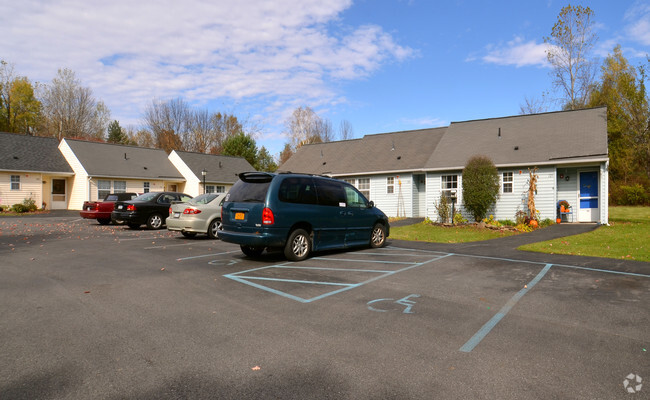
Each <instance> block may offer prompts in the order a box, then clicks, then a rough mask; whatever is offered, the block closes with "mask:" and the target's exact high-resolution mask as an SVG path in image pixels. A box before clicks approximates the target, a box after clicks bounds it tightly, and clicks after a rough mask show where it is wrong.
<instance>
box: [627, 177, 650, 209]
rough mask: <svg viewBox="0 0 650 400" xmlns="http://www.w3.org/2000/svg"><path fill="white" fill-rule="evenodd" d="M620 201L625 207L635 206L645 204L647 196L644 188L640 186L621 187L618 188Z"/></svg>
mask: <svg viewBox="0 0 650 400" xmlns="http://www.w3.org/2000/svg"><path fill="white" fill-rule="evenodd" d="M620 190H621V193H620V196H621V197H620V201H621V202H622V204H623V205H626V206H637V205H642V204H646V203H647V202H648V195H647V193H646V192H645V188H644V187H643V186H641V185H640V184H638V183H637V184H636V185H634V186H624V185H623V186H621V187H620Z"/></svg>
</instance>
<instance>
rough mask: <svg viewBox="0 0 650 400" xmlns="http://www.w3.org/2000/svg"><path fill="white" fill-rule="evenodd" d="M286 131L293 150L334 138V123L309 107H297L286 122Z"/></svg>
mask: <svg viewBox="0 0 650 400" xmlns="http://www.w3.org/2000/svg"><path fill="white" fill-rule="evenodd" d="M285 132H286V134H287V136H289V143H290V145H291V147H292V149H293V150H295V149H298V148H299V147H301V146H303V145H305V144H309V143H320V142H330V141H332V140H334V131H333V129H332V123H331V122H330V121H329V120H327V119H323V118H321V117H319V116H318V114H316V113H315V112H314V110H312V109H311V108H309V107H298V108H296V109H295V110H294V111H293V113H292V114H291V117H290V118H289V119H287V121H286V122H285Z"/></svg>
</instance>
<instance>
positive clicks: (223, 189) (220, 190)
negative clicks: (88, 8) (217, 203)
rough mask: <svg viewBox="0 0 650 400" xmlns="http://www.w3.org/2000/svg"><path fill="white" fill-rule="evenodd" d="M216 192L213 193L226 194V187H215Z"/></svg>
mask: <svg viewBox="0 0 650 400" xmlns="http://www.w3.org/2000/svg"><path fill="white" fill-rule="evenodd" d="M216 188H217V190H216V192H215V193H226V187H225V186H222V185H217V187H216Z"/></svg>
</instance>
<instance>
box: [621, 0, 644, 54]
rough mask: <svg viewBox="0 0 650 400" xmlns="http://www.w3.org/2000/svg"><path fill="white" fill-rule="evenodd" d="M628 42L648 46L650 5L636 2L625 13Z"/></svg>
mask: <svg viewBox="0 0 650 400" xmlns="http://www.w3.org/2000/svg"><path fill="white" fill-rule="evenodd" d="M625 20H626V21H628V25H627V27H626V29H625V30H626V33H627V35H628V37H629V38H630V40H632V41H635V42H639V43H641V44H643V45H646V46H650V5H648V4H644V3H641V2H637V3H636V4H635V5H634V6H632V7H631V8H630V9H629V10H628V11H627V12H626V13H625Z"/></svg>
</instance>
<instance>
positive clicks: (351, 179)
mask: <svg viewBox="0 0 650 400" xmlns="http://www.w3.org/2000/svg"><path fill="white" fill-rule="evenodd" d="M343 182H347V183H349V184H350V185H352V186H354V185H356V183H357V182H356V180H355V179H354V178H347V179H343Z"/></svg>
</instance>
